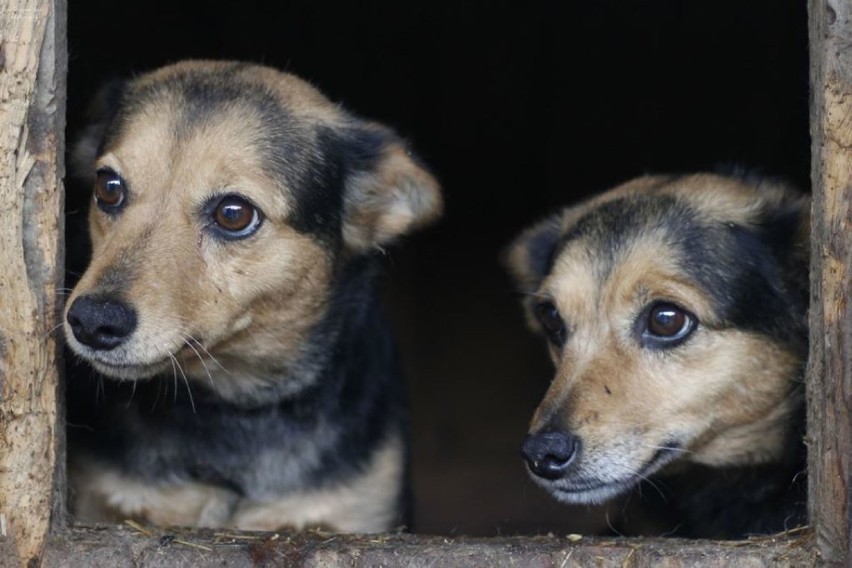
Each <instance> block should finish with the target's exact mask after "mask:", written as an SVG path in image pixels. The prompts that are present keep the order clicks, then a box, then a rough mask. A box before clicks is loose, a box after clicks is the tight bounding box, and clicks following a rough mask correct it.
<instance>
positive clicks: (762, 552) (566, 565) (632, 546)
mask: <svg viewBox="0 0 852 568" xmlns="http://www.w3.org/2000/svg"><path fill="white" fill-rule="evenodd" d="M142 531H145V532H147V533H148V534H145V532H140V531H139V530H132V529H130V528H128V527H119V528H110V529H100V530H99V529H92V528H89V529H86V528H76V529H73V530H71V531H69V532H67V533H65V534H64V535H61V536H58V537H57V538H56V539H54V541H53V542H52V543H51V545H50V547H49V550H48V551H47V552H46V555H45V564H46V565H48V566H51V568H64V567H68V568H72V567H73V568H77V567H78V566H90V567H101V568H108V567H113V566H116V567H117V566H136V567H139V568H142V567H147V566H173V567H178V566H193V567H196V566H197V567H204V566H232V567H241V566H246V567H248V566H252V567H254V566H322V567H331V566H347V567H354V566H385V567H392V566H406V567H411V568H417V567H419V566H441V567H442V568H445V567H446V568H452V567H455V566H458V567H464V568H469V567H474V566H489V567H490V566H495V567H499V566H523V567H525V568H526V567H541V568H545V567H548V568H550V567H553V568H570V567H581V566H583V567H585V566H601V567H609V566H611V567H617V568H625V567H627V568H641V567H649V568H650V567H653V568H657V567H671V568H678V567H681V566H690V567H691V566H709V567H722V566H725V567H728V566H729V567H732V568H734V567H736V568H748V567H760V566H773V567H776V566H780V567H783V566H791V567H796V568H800V567H804V566H812V565H814V564H815V558H814V555H813V553H812V552H811V548H810V547H809V546H807V544H808V541H809V539H810V537H809V535H802V536H800V537H798V538H797V537H785V538H765V539H759V540H753V541H745V542H729V543H716V542H707V541H685V540H675V539H653V540H638V539H617V540H605V539H588V538H583V539H581V540H579V541H578V542H571V540H569V539H567V538H565V537H526V538H524V537H510V538H492V539H484V538H445V537H426V536H413V535H393V536H387V535H380V536H340V535H330V534H322V533H310V532H307V533H281V534H280V535H275V536H271V535H269V534H268V533H267V534H254V535H253V534H250V533H249V534H242V535H237V536H235V535H231V534H228V533H222V532H216V531H191V532H190V531H187V532H168V531H162V530H160V529H144V528H143V529H142Z"/></svg>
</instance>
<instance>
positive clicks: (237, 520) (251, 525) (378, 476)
mask: <svg viewBox="0 0 852 568" xmlns="http://www.w3.org/2000/svg"><path fill="white" fill-rule="evenodd" d="M402 476H403V468H402V442H401V441H400V440H399V439H393V440H390V441H388V442H386V443H385V445H384V447H382V448H380V449H379V450H378V451H377V452H376V454H375V455H374V456H373V458H372V460H371V462H370V463H369V464H368V465H367V467H366V468H365V470H364V472H363V473H362V474H360V475H358V476H356V477H354V478H353V479H351V480H349V481H347V483H346V484H344V485H340V486H337V487H329V488H327V489H324V490H322V491H316V492H310V493H303V494H298V495H293V496H288V497H285V498H283V499H278V500H275V501H272V502H267V503H246V502H241V503H239V505H238V507H237V509H236V511H235V512H234V516H233V518H232V521H231V524H232V525H233V526H234V527H236V528H239V529H243V530H275V529H279V528H282V524H281V519H287V526H289V527H295V528H303V527H307V526H314V525H325V526H327V527H329V528H331V529H333V530H335V531H341V532H354V533H375V532H382V531H384V530H387V528H388V527H389V526H390V525H391V523H393V521H394V519H395V517H396V514H397V512H396V508H395V506H394V505H395V501H394V500H393V499H388V495H392V496H398V495H399V494H400V491H401V490H402ZM328 519H333V521H329V520H328Z"/></svg>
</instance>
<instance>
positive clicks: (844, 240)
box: [808, 0, 852, 566]
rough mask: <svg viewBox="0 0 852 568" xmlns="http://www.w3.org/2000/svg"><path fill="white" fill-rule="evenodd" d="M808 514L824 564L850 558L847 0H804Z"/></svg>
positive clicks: (850, 86)
mask: <svg viewBox="0 0 852 568" xmlns="http://www.w3.org/2000/svg"><path fill="white" fill-rule="evenodd" d="M808 9H809V14H810V38H811V39H810V55H811V96H812V101H811V136H812V159H813V171H812V182H813V194H814V199H813V228H812V234H813V242H812V244H811V254H812V257H811V313H810V327H811V353H810V360H809V361H810V365H809V371H808V413H809V419H808V431H809V443H810V445H809V464H808V465H809V471H810V516H811V524H812V526H813V529H814V532H815V537H816V542H815V545H816V547H817V550H818V552H819V553H820V555H821V558H822V561H823V562H825V563H827V564H837V565H841V566H849V565H850V562H852V548H850V529H852V526H850V496H852V494H850V490H852V486H850V482H852V477H850V476H852V306H850V304H849V296H850V285H851V284H850V283H852V190H850V186H852V0H811V1H810V2H809V6H808Z"/></svg>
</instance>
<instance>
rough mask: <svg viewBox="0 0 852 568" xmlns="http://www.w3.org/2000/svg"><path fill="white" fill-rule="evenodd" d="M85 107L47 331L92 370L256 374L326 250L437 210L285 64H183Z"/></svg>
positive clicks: (219, 376) (303, 337)
mask: <svg viewBox="0 0 852 568" xmlns="http://www.w3.org/2000/svg"><path fill="white" fill-rule="evenodd" d="M94 109H95V110H94V112H93V115H92V118H91V123H90V124H89V126H88V128H87V129H86V131H85V135H84V137H83V139H82V140H81V142H80V143H79V145H78V147H77V149H76V154H75V156H74V161H75V162H76V164H77V167H78V169H80V171H81V173H82V175H84V176H88V177H89V179H90V180H91V183H92V184H93V186H94V192H93V196H94V203H93V205H92V207H91V210H90V214H89V226H90V232H91V239H92V247H93V253H92V260H91V264H90V265H89V267H88V269H87V270H86V272H85V274H84V275H83V276H82V278H81V280H80V282H79V283H78V284H77V286H76V288H75V289H74V291H73V293H72V294H71V296H70V298H69V301H68V304H67V308H66V314H65V316H66V317H65V331H66V336H67V338H68V343H69V345H70V347H71V348H72V349H73V350H74V352H76V353H77V354H78V355H80V356H81V357H82V358H84V359H85V360H87V361H89V362H90V363H91V364H92V365H93V366H94V367H95V368H97V369H98V370H99V371H101V372H103V373H104V374H106V375H109V376H113V377H119V378H125V379H137V378H145V377H150V376H153V375H155V374H158V373H161V372H163V371H167V372H169V373H171V372H172V370H173V365H175V366H176V365H180V366H181V367H182V368H184V369H185V371H186V373H187V375H188V376H189V378H190V379H197V380H203V381H205V382H207V381H208V380H210V381H212V382H213V384H214V387H215V388H216V390H217V391H219V392H220V394H222V395H223V396H226V397H228V396H230V395H233V396H235V397H237V396H238V395H237V394H236V393H237V392H242V391H246V390H248V391H251V390H252V389H253V388H258V389H262V388H263V385H264V383H265V382H266V381H268V380H270V377H274V376H276V375H280V373H281V371H282V369H281V366H282V364H283V365H284V366H285V367H286V365H287V364H289V363H292V362H294V361H297V360H299V357H300V355H301V354H303V352H304V351H305V350H306V349H307V346H306V342H307V337H308V335H309V333H310V330H311V329H312V328H313V327H314V326H315V325H316V324H317V322H318V321H320V319H321V318H322V317H323V314H325V313H326V311H327V309H328V305H329V303H330V297H329V291H330V286H331V285H332V283H333V281H334V278H335V274H337V273H338V272H339V271H340V266H341V265H342V264H344V263H345V262H348V261H351V260H352V259H353V258H355V257H358V256H361V255H365V254H370V253H371V252H372V251H373V250H376V249H380V248H381V247H383V246H385V245H387V244H388V243H390V242H392V241H393V240H394V239H396V238H397V237H399V236H400V235H403V234H405V233H408V232H410V231H411V230H413V229H415V228H417V227H419V226H421V225H424V224H426V223H427V222H429V221H431V220H433V219H435V218H436V217H437V216H438V215H439V214H440V212H441V206H442V202H441V196H440V191H439V188H438V186H437V183H436V182H435V180H434V179H433V178H432V176H431V175H430V174H429V173H428V172H427V171H426V170H425V169H424V168H423V167H422V166H421V165H419V164H418V163H417V161H416V160H415V159H413V158H412V155H411V153H410V152H409V150H408V148H407V146H406V144H405V143H404V142H403V141H402V140H400V139H399V138H398V137H396V136H395V135H394V134H393V133H392V132H391V131H390V130H388V129H387V128H385V127H383V126H381V125H378V124H375V123H371V122H367V121H364V120H361V119H358V118H356V117H354V116H352V115H350V114H348V113H346V112H345V111H343V110H342V109H341V108H340V107H339V106H337V105H335V104H332V103H331V102H329V101H328V100H327V99H325V98H324V97H323V96H322V95H321V94H320V93H319V92H317V91H316V90H315V89H314V88H312V87H311V86H310V85H308V84H307V83H305V82H304V81H302V80H300V79H298V78H296V77H294V76H292V75H289V74H287V73H283V72H278V71H275V70H273V69H270V68H266V67H262V66H257V65H249V64H242V63H233V62H207V61H189V62H183V63H179V64H176V65H172V66H169V67H165V68H163V69H160V70H157V71H154V72H152V73H149V74H147V75H143V76H141V77H139V78H137V79H135V80H132V81H130V82H127V83H124V84H114V85H110V86H108V87H107V88H106V89H105V90H104V91H103V92H102V93H101V95H100V96H99V97H98V99H97V102H96V104H95V105H94ZM178 376H179V375H178Z"/></svg>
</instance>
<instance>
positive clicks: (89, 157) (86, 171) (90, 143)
mask: <svg viewBox="0 0 852 568" xmlns="http://www.w3.org/2000/svg"><path fill="white" fill-rule="evenodd" d="M126 84H127V81H125V80H122V79H113V80H110V81H107V82H106V83H104V84H103V85H102V86H101V87H100V88H99V89H98V92H97V93H96V94H95V97H94V98H93V99H92V102H91V103H90V104H89V108H88V110H87V112H86V126H85V128H84V129H83V131H82V134H81V135H80V138H79V139H78V140H77V141H76V143H75V144H74V146H73V148H72V151H71V156H70V164H71V172H70V173H71V175H73V176H74V177H76V178H78V179H80V180H81V181H86V182H88V181H91V180H93V179H94V176H95V172H94V169H93V166H94V163H95V159H96V158H97V157H98V152H99V151H100V147H101V144H102V143H103V138H104V133H105V132H106V129H107V127H108V126H109V125H110V123H111V122H112V119H113V117H114V116H115V113H116V111H117V110H118V106H119V103H120V102H121V97H122V96H123V94H124V90H125V86H126Z"/></svg>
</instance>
